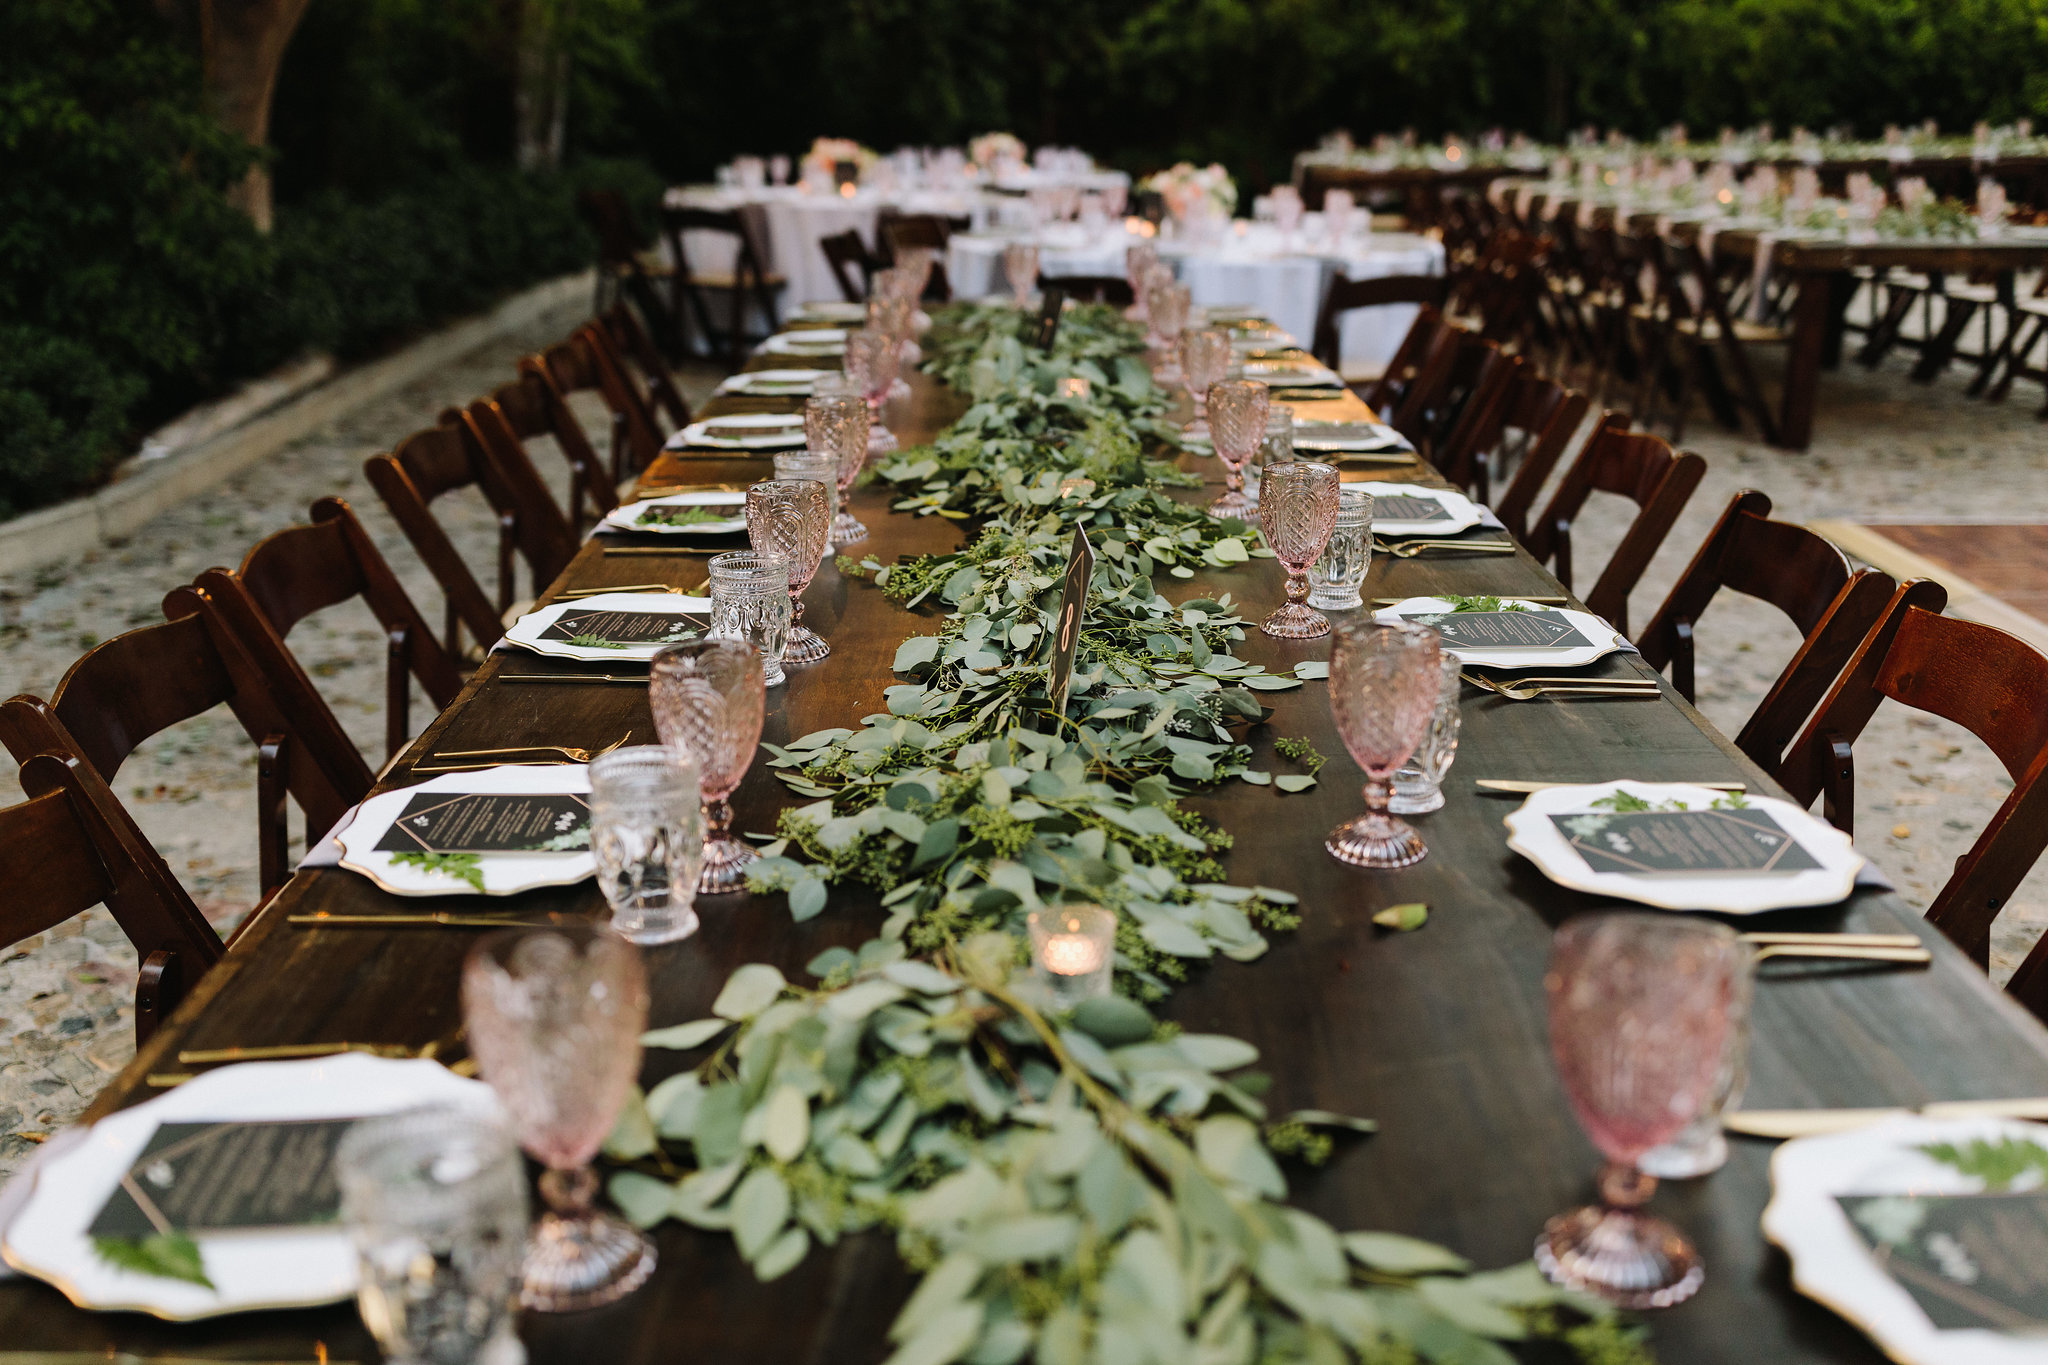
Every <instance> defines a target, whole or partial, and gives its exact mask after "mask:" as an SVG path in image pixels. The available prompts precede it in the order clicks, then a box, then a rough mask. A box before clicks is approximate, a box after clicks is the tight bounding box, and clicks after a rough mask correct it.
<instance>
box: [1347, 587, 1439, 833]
mask: <svg viewBox="0 0 2048 1365" xmlns="http://www.w3.org/2000/svg"><path fill="white" fill-rule="evenodd" d="M1336 635H1337V638H1336V642H1335V643H1334V644H1333V645H1332V646H1331V648H1330V711H1331V713H1332V714H1333V715H1334V716H1335V717H1336V720H1337V733H1338V734H1339V735H1340V736H1341V737H1342V738H1343V740H1344V747H1345V748H1346V749H1348V750H1350V751H1351V757H1352V758H1353V759H1355V760H1356V761H1357V763H1358V766H1359V767H1361V768H1363V769H1364V770H1365V814H1364V815H1361V816H1359V817H1358V818H1357V819H1356V820H1349V821H1346V822H1345V823H1344V824H1341V825H1339V826H1337V828H1335V829H1334V830H1331V831H1330V836H1329V838H1327V839H1325V840H1324V841H1323V847H1324V848H1325V849H1327V850H1328V851H1329V854H1330V856H1331V857H1333V858H1335V859H1337V860H1338V861H1339V862H1345V863H1350V864H1351V865H1352V866H1353V867H1407V866H1408V865H1409V864H1411V863H1419V862H1421V861H1422V860H1423V859H1424V858H1426V857H1428V856H1429V846H1428V845H1427V844H1425V843H1423V842H1422V836H1421V835H1420V834H1417V833H1416V832H1415V830H1414V829H1413V828H1412V827H1411V826H1410V825H1409V824H1408V823H1407V822H1406V821H1405V820H1398V819H1396V818H1394V817H1393V816H1392V815H1389V814H1388V813H1387V804H1388V802H1389V800H1390V799H1391V798H1392V796H1393V777H1394V774H1395V773H1396V772H1398V771H1399V770H1400V767H1401V765H1402V764H1403V763H1406V762H1407V761H1408V756H1409V755H1410V754H1412V753H1414V752H1415V746H1416V745H1418V744H1420V743H1421V742H1422V736H1423V734H1424V732H1425V731H1426V730H1427V729H1428V728H1429V718H1430V715H1431V714H1432V712H1433V711H1434V710H1435V708H1436V698H1437V688H1438V680H1439V678H1440V677H1441V672H1440V670H1441V668H1442V664H1441V659H1442V649H1441V643H1442V642H1441V639H1440V637H1439V636H1438V635H1437V633H1436V631H1435V629H1434V628H1432V627H1430V626H1425V625H1421V624H1418V623H1416V622H1413V621H1402V622H1398V623H1393V624H1388V623H1384V622H1379V621H1373V620H1370V619H1365V620H1351V621H1345V622H1342V623H1340V624H1339V625H1338V626H1337V627H1336Z"/></svg>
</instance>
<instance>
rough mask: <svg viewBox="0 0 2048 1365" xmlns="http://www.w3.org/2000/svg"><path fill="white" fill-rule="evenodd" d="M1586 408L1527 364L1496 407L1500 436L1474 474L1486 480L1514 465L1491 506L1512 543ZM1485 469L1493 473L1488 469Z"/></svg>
mask: <svg viewBox="0 0 2048 1365" xmlns="http://www.w3.org/2000/svg"><path fill="white" fill-rule="evenodd" d="M1590 403H1591V400H1589V399H1588V398H1587V397H1586V395H1585V394H1583V393H1580V392H1579V391H1578V390H1577V389H1570V388H1566V387H1565V386H1564V385H1563V384H1560V383H1558V382H1557V381H1556V380H1555V379H1552V378H1550V377H1549V376H1548V375H1543V374H1538V373H1536V372H1535V370H1534V369H1533V367H1531V366H1528V365H1526V364H1525V365H1524V366H1523V367H1522V370H1521V372H1520V373H1519V374H1517V375H1516V376H1515V380H1514V383H1513V384H1512V385H1510V386H1509V388H1508V397H1507V402H1506V403H1504V404H1503V405H1502V407H1501V434H1500V437H1499V439H1498V440H1496V441H1495V442H1494V444H1493V447H1492V450H1491V452H1490V458H1489V459H1488V460H1487V461H1485V462H1482V463H1481V464H1480V465H1479V466H1478V469H1479V471H1480V472H1481V473H1482V475H1484V476H1486V477H1491V475H1492V474H1493V473H1496V472H1501V471H1504V470H1505V468H1506V466H1507V464H1508V463H1509V462H1513V463H1514V467H1515V476H1514V478H1513V479H1511V480H1510V481H1509V482H1508V486H1507V491H1506V492H1504V493H1502V494H1501V497H1500V501H1499V502H1497V503H1495V504H1494V508H1493V512H1494V515H1495V516H1497V517H1499V518H1500V522H1501V525H1503V526H1505V527H1507V528H1508V534H1509V535H1512V536H1513V537H1514V538H1515V539H1516V540H1526V539H1528V534H1529V509H1530V508H1532V507H1534V506H1535V505H1536V495H1537V494H1538V493H1540V492H1542V491H1543V485H1544V483H1545V482H1547V481H1548V480H1549V478H1550V471H1551V470H1553V469H1555V468H1556V467H1557V462H1558V460H1559V459H1561V458H1562V457H1563V455H1564V452H1565V448H1566V447H1568V446H1569V445H1571V442H1572V437H1574V436H1576V435H1577V434H1578V431H1579V423H1581V422H1583V421H1585V420H1586V409H1587V407H1588V406H1590ZM1489 465H1491V466H1493V469H1491V470H1489V469H1488V466H1489ZM1479 498H1480V501H1482V502H1484V501H1486V499H1487V490H1486V488H1485V486H1484V483H1483V482H1482V485H1481V490H1480V493H1479Z"/></svg>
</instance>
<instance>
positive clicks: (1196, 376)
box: [1180, 327, 1230, 436]
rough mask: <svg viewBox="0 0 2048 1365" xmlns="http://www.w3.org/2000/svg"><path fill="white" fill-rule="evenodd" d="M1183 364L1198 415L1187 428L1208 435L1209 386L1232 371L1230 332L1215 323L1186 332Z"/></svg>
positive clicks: (1183, 334)
mask: <svg viewBox="0 0 2048 1365" xmlns="http://www.w3.org/2000/svg"><path fill="white" fill-rule="evenodd" d="M1180 367H1181V369H1182V370H1183V371H1185V372H1186V375H1187V386H1188V396H1189V397H1191V398H1193V399H1194V400H1195V416H1194V419H1193V420H1192V421H1190V422H1189V423H1188V424H1187V427H1186V428H1185V430H1186V431H1187V434H1188V435H1190V436H1206V435H1208V434H1209V389H1210V388H1211V386H1213V385H1214V384H1216V383H1217V382H1218V381H1219V380H1221V379H1222V378H1223V376H1225V375H1226V374H1229V373H1230V333H1228V332H1224V331H1219V330H1218V329H1216V328H1213V327H1205V328H1203V329H1202V330H1201V331H1199V332H1184V333H1182V334H1181V339H1180Z"/></svg>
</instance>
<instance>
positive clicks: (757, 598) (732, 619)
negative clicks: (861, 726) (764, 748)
mask: <svg viewBox="0 0 2048 1365" xmlns="http://www.w3.org/2000/svg"><path fill="white" fill-rule="evenodd" d="M707 567H709V569H710V570H711V623H710V628H709V629H708V630H706V631H705V632H704V635H705V638H706V639H713V640H736V641H738V642H739V643H741V644H744V645H746V646H747V647H748V648H750V649H752V650H754V651H755V652H756V653H757V654H759V656H760V659H761V680H762V682H763V683H765V684H766V685H767V686H769V687H773V686H775V685H776V684H777V683H780V682H782V681H784V680H785V679H786V678H787V677H788V675H787V674H786V673H784V672H783V671H782V655H783V651H784V649H786V648H787V647H788V644H789V623H790V619H791V617H792V616H793V615H794V614H795V609H794V608H792V607H791V606H790V604H789V560H788V559H787V558H786V557H784V556H782V555H775V554H759V553H756V552H755V551H753V550H728V551H727V552H726V553H724V554H721V555H713V556H712V557H711V563H710V564H709V565H708V566H707Z"/></svg>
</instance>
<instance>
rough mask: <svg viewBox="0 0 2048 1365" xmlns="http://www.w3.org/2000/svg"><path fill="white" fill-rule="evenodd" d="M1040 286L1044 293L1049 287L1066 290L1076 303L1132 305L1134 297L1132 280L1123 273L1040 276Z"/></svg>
mask: <svg viewBox="0 0 2048 1365" xmlns="http://www.w3.org/2000/svg"><path fill="white" fill-rule="evenodd" d="M1038 288H1039V290H1040V292H1041V293H1042V292H1043V291H1045V290H1046V289H1048V288H1058V289H1062V290H1065V291H1066V295H1067V297H1068V298H1070V299H1072V300H1074V301H1075V302H1076V303H1113V304H1115V305H1116V306H1117V307H1119V308H1128V307H1130V306H1131V300H1132V298H1133V297H1134V296H1133V295H1132V293H1131V282H1130V281H1129V280H1127V279H1125V278H1124V277H1123V276H1121V275H1047V274H1044V273H1041V274H1040V275H1039V277H1038Z"/></svg>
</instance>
